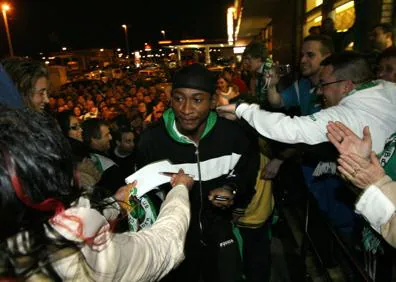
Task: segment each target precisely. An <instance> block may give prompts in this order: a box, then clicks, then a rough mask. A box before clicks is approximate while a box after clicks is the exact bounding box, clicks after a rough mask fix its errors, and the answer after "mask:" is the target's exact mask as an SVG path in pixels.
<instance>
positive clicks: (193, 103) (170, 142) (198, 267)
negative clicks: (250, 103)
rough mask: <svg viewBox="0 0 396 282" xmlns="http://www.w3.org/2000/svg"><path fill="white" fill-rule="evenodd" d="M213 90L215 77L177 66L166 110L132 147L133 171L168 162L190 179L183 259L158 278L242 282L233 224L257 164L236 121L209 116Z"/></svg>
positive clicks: (241, 210)
mask: <svg viewBox="0 0 396 282" xmlns="http://www.w3.org/2000/svg"><path fill="white" fill-rule="evenodd" d="M215 88H216V79H215V77H214V75H213V74H212V73H211V72H210V71H209V70H207V69H206V68H205V67H204V66H202V65H199V64H193V65H190V66H187V67H184V68H182V69H180V70H179V71H178V72H176V74H175V76H174V78H173V91H172V95H171V108H170V109H169V110H167V111H166V112H165V113H164V115H163V118H162V119H161V120H160V121H159V122H157V123H155V124H153V125H151V126H149V128H147V130H146V131H144V132H143V133H142V135H141V139H140V142H139V144H138V150H137V162H138V166H139V167H141V166H144V165H146V164H148V163H152V162H155V161H159V160H164V159H168V160H170V161H171V162H172V163H173V164H178V165H181V167H184V168H187V167H188V168H189V171H194V176H195V177H194V180H195V183H194V187H193V188H192V190H191V192H190V203H191V213H192V217H191V223H190V227H189V231H188V235H187V240H186V245H185V255H186V259H185V261H184V262H183V263H182V264H181V266H180V267H179V268H178V269H176V270H175V271H174V272H173V273H171V274H170V276H168V277H166V278H165V279H164V281H200V279H202V280H203V281H205V282H206V281H217V282H223V281H224V282H232V281H235V282H236V281H240V280H241V279H242V263H241V256H240V252H239V246H238V237H239V238H240V236H236V235H238V234H239V233H238V232H236V231H235V230H236V229H234V228H233V224H232V219H233V216H234V217H237V216H238V215H242V214H243V213H244V209H245V208H246V206H247V205H248V204H249V202H250V200H251V197H252V195H253V194H254V185H255V181H256V174H257V170H258V165H259V159H258V155H257V157H256V154H252V153H251V151H250V150H251V148H250V147H249V141H248V138H247V137H246V135H245V132H244V130H243V129H242V128H241V127H240V126H239V124H238V123H235V122H232V121H229V120H226V119H223V118H220V117H218V116H217V114H216V112H215V111H212V110H213V109H214V107H215V105H216V97H215V94H214V93H215ZM161 188H162V189H163V190H165V192H166V191H167V190H169V189H170V187H161Z"/></svg>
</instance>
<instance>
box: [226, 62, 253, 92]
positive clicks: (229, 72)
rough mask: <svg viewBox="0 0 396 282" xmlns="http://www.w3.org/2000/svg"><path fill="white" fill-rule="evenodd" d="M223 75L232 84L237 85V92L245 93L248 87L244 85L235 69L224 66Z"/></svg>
mask: <svg viewBox="0 0 396 282" xmlns="http://www.w3.org/2000/svg"><path fill="white" fill-rule="evenodd" d="M223 75H224V77H225V78H226V79H228V80H229V81H231V82H232V83H233V84H235V85H236V86H238V89H239V93H241V94H247V93H248V92H249V89H248V87H247V86H246V83H245V82H244V81H243V80H242V79H241V77H240V75H239V74H238V73H237V72H236V71H234V70H233V69H232V68H230V67H225V68H224V69H223Z"/></svg>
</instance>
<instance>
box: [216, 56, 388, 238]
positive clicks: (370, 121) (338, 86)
mask: <svg viewBox="0 0 396 282" xmlns="http://www.w3.org/2000/svg"><path fill="white" fill-rule="evenodd" d="M321 64H322V66H323V69H322V70H321V72H320V77H319V84H318V86H317V87H318V92H317V93H318V95H322V96H323V99H324V102H325V106H326V107H327V108H326V109H323V110H320V111H319V112H317V113H314V114H311V115H308V116H302V117H296V116H295V117H289V116H287V115H285V114H282V113H271V112H268V111H264V110H260V108H259V106H258V105H254V104H252V105H249V104H247V103H241V104H239V105H235V104H234V105H227V106H220V107H218V111H219V113H220V114H221V115H228V114H234V115H235V114H236V116H237V117H239V118H243V119H244V120H246V121H247V122H248V123H249V124H250V125H251V126H252V127H254V128H255V129H256V130H257V132H258V133H260V134H261V135H262V136H264V137H267V138H269V139H272V140H275V141H279V142H283V143H289V144H297V143H305V144H309V145H318V146H319V145H320V144H321V143H324V142H328V139H327V135H326V133H327V129H326V126H327V124H328V123H329V122H330V121H333V120H336V121H341V122H343V123H344V124H346V125H347V126H348V127H350V128H351V129H352V130H353V131H355V132H362V131H363V127H365V126H369V127H370V129H371V130H372V132H373V135H372V136H373V149H374V151H375V152H377V153H379V152H381V151H382V148H383V147H384V144H385V141H386V140H387V138H388V136H389V135H391V134H392V133H393V132H395V131H396V117H395V115H394V113H395V110H396V96H395V94H394V93H395V91H396V85H395V84H393V83H390V82H386V81H382V80H378V81H374V80H372V74H371V71H370V66H369V64H368V63H367V61H366V60H365V59H364V57H363V56H361V55H359V54H356V53H354V52H344V53H340V54H333V55H331V56H329V57H327V58H326V59H324V60H323V62H322V63H321ZM229 117H230V118H232V117H235V116H232V115H231V116H229ZM341 141H342V140H341ZM322 145H325V144H322ZM318 146H317V147H316V148H317V152H315V155H317V154H318V152H319V153H322V154H323V152H320V151H319V150H318V149H319V148H318ZM311 150H312V149H311ZM325 150H326V151H328V152H330V153H331V155H327V156H326V162H328V161H331V160H335V159H336V153H333V152H332V150H331V148H326V149H325ZM316 158H317V157H316ZM319 160H321V159H319ZM325 165H326V163H324V164H323V163H319V165H318V166H317V167H313V168H312V169H311V170H310V171H309V170H307V171H304V178H305V181H306V182H307V183H308V184H309V183H313V184H314V185H315V183H314V182H312V179H314V176H320V175H323V171H325V170H326V172H325V174H330V175H333V174H334V173H333V171H335V170H336V166H335V164H331V163H328V166H325ZM308 173H310V174H308ZM309 176H310V177H309ZM327 180H329V181H328V182H327ZM326 183H328V185H326V187H325V188H327V189H324V188H323V189H320V188H321V187H320V185H315V186H313V185H308V188H309V190H310V191H311V192H316V194H314V196H315V197H316V199H317V200H318V205H319V208H320V209H321V210H322V211H323V212H325V213H326V215H327V216H328V217H329V219H330V221H331V222H332V224H334V225H335V226H336V227H337V228H338V230H339V231H341V232H342V233H343V234H344V235H346V236H350V235H351V233H352V230H353V226H354V215H353V210H352V209H351V208H350V207H348V206H346V205H345V204H343V205H342V210H343V211H342V212H341V211H340V209H341V203H342V202H339V200H338V203H337V198H336V195H337V193H336V192H337V191H341V190H340V188H342V187H343V186H342V182H340V180H338V179H336V178H334V179H332V178H328V179H326V182H323V184H326ZM340 185H341V186H340ZM324 195H325V196H324ZM335 201H336V202H335ZM330 203H331V204H330Z"/></svg>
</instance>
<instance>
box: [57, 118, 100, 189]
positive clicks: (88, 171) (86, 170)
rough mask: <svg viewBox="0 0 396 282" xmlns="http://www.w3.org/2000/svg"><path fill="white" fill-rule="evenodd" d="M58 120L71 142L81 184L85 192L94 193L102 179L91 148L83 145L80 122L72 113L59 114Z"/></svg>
mask: <svg viewBox="0 0 396 282" xmlns="http://www.w3.org/2000/svg"><path fill="white" fill-rule="evenodd" d="M56 120H57V121H58V125H59V127H60V129H61V131H62V133H63V135H64V136H65V137H66V139H67V140H68V141H69V144H70V148H71V151H72V155H73V163H74V165H75V167H76V168H77V170H78V173H79V175H80V183H79V184H80V186H81V188H83V189H84V191H86V192H88V193H92V190H93V187H94V186H95V185H96V183H98V182H99V180H100V178H101V172H100V171H99V170H98V168H96V166H95V164H94V162H93V161H92V160H90V159H89V157H90V156H89V148H88V147H87V146H85V145H84V143H83V139H82V128H81V125H80V121H79V120H78V119H77V118H76V117H75V116H74V115H73V113H72V111H64V112H61V113H58V114H57V115H56Z"/></svg>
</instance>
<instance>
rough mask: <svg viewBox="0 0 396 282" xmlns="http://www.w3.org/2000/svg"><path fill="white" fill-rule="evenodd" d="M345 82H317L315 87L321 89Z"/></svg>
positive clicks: (341, 80)
mask: <svg viewBox="0 0 396 282" xmlns="http://www.w3.org/2000/svg"><path fill="white" fill-rule="evenodd" d="M343 81H346V80H345V79H340V80H336V81H332V82H326V83H323V82H319V83H318V85H316V89H322V88H323V87H325V86H327V85H331V84H335V83H340V82H343Z"/></svg>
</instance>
